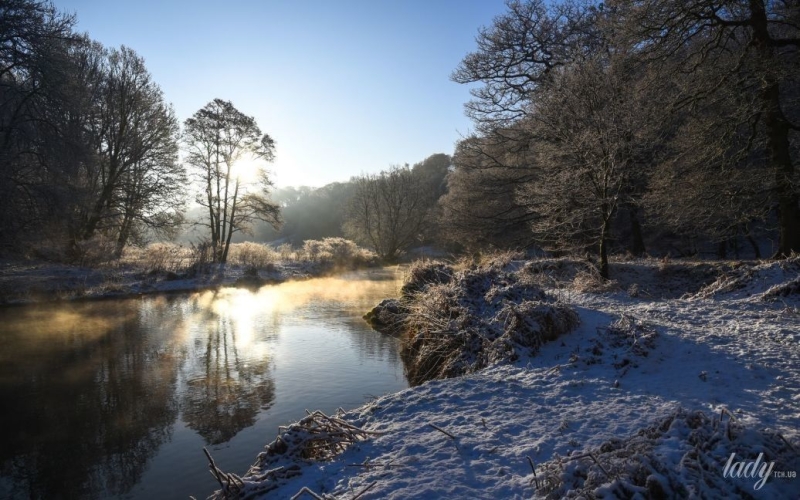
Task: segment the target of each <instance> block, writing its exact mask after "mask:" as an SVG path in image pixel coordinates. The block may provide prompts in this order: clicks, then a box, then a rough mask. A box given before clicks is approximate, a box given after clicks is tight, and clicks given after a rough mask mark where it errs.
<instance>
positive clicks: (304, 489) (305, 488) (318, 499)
mask: <svg viewBox="0 0 800 500" xmlns="http://www.w3.org/2000/svg"><path fill="white" fill-rule="evenodd" d="M303 493H308V494H309V495H311V496H312V497H314V498H315V499H316V500H325V497H321V496H319V495H317V494H316V493H314V492H313V491H311V490H310V489H308V486H303V487H302V488H300V491H298V492H297V493H295V494H294V496H292V498H291V500H297V499H298V498H300V496H301V495H302V494H303Z"/></svg>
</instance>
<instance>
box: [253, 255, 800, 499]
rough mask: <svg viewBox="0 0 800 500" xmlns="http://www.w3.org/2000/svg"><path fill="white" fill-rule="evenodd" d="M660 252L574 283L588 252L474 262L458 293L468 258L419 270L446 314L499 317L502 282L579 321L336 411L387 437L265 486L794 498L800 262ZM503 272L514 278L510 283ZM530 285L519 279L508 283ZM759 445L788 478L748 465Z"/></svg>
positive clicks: (798, 461)
mask: <svg viewBox="0 0 800 500" xmlns="http://www.w3.org/2000/svg"><path fill="white" fill-rule="evenodd" d="M661 264H662V263H659V262H654V261H630V262H624V263H614V266H617V267H616V268H615V267H612V276H614V270H615V269H616V271H617V273H616V276H615V277H614V279H615V280H616V281H617V283H618V287H615V288H614V289H611V290H605V291H602V290H601V291H597V290H591V291H587V290H584V291H578V290H576V289H574V288H573V287H572V283H574V279H575V275H576V274H577V273H578V272H579V271H581V270H584V268H583V267H582V266H584V264H582V263H572V262H570V261H567V260H559V259H550V260H546V261H533V262H519V261H513V260H512V261H511V262H507V263H505V264H502V265H498V266H496V267H494V271H491V270H488V269H482V268H480V266H478V265H475V268H474V269H472V271H476V272H475V275H476V277H475V278H474V279H475V281H476V282H477V285H475V286H473V287H472V288H471V290H473V291H474V295H472V296H470V297H462V296H460V295H459V293H461V292H458V291H454V290H453V289H452V287H454V286H456V285H454V283H457V282H458V279H457V278H456V276H458V273H459V272H462V271H467V270H468V268H464V269H461V270H454V271H452V272H449V271H447V266H444V267H439V268H433V269H434V271H430V269H431V267H430V266H421V267H420V268H419V269H417V270H415V271H413V272H414V273H415V276H418V277H425V278H426V280H427V283H418V284H417V285H415V286H414V287H411V288H409V289H407V292H408V295H409V296H412V297H414V296H426V294H427V293H428V291H429V290H430V293H431V295H430V297H428V298H426V301H428V302H426V306H425V307H426V311H427V312H426V313H425V314H428V315H431V316H433V317H434V318H435V319H437V318H438V319H440V318H441V317H444V315H443V313H442V311H445V310H447V308H448V307H450V308H455V307H464V308H465V309H467V310H471V311H473V312H471V313H470V314H477V312H478V311H481V313H480V317H479V318H477V319H476V320H475V321H479V322H489V323H490V322H491V321H492V320H493V318H497V317H498V313H499V312H500V311H502V310H503V308H504V307H507V306H508V302H506V303H504V302H503V301H502V300H500V301H499V302H497V303H496V304H494V305H493V304H492V300H491V299H492V297H493V296H496V297H501V296H503V294H502V293H500V292H503V291H504V290H505V291H506V292H509V295H505V296H503V297H505V298H509V297H512V296H517V295H518V296H520V297H521V299H520V300H519V301H518V302H513V303H516V304H519V303H522V302H523V301H525V300H530V301H533V300H537V297H538V293H541V292H543V293H544V294H545V296H557V297H559V299H560V301H561V302H562V303H564V304H565V305H567V306H569V307H570V308H571V309H573V310H574V311H575V314H577V316H578V317H579V318H580V323H579V324H578V326H576V327H575V328H574V329H573V330H572V331H570V332H568V333H565V334H562V335H560V336H559V337H558V338H557V339H556V340H555V341H553V342H545V343H543V344H541V345H540V346H539V347H538V349H537V350H536V353H535V355H531V354H530V351H529V350H528V351H526V350H524V349H523V350H518V351H517V352H518V354H519V356H518V359H516V361H509V360H508V359H504V360H503V361H502V362H497V363H495V362H488V363H487V365H486V366H485V367H484V368H483V369H480V370H477V371H474V372H472V373H467V374H465V375H463V376H458V377H454V378H448V379H440V380H430V381H428V382H425V383H423V384H421V385H419V386H416V387H412V388H409V389H407V390H405V391H402V392H400V393H397V394H390V395H386V396H383V397H380V398H378V399H376V400H374V401H372V402H371V403H369V404H367V405H364V406H362V407H361V408H357V409H354V410H351V411H348V412H345V413H342V414H340V415H337V418H339V419H341V420H342V421H345V422H347V423H348V424H349V425H351V426H354V427H356V428H359V429H363V430H365V431H370V432H377V433H379V434H374V435H369V436H366V437H365V439H364V440H358V441H354V442H353V443H350V444H348V446H347V447H346V448H345V449H343V450H342V451H341V452H340V453H339V454H338V455H335V456H332V457H330V458H328V459H327V460H324V461H307V460H298V461H296V462H295V464H296V465H297V469H295V471H296V472H297V474H296V475H295V476H293V477H292V478H289V479H286V481H284V482H281V484H280V485H279V486H277V487H276V488H275V489H273V490H271V491H270V493H269V498H289V497H291V496H292V495H295V494H297V493H298V492H301V491H303V492H304V494H305V495H308V496H309V497H311V498H315V497H316V498H348V499H352V498H355V497H356V496H358V498H359V499H377V498H493V499H494V498H532V497H533V498H587V499H591V498H777V499H782V498H786V499H796V498H797V492H798V491H800V480H798V479H797V477H796V475H797V473H800V455H799V454H798V450H799V449H800V314H797V312H796V311H798V310H799V309H798V306H800V294H798V293H796V281H797V280H798V279H800V270H797V269H796V268H795V267H793V266H794V264H793V263H792V262H791V261H788V262H753V263H740V264H738V265H737V264H733V265H731V264H719V263H703V262H696V263H695V262H689V263H683V264H681V263H680V262H669V263H663V265H661ZM489 268H491V266H489ZM737 268H741V269H740V270H737ZM425 269H428V271H426V270H425ZM492 273H497V274H496V275H495V274H492ZM507 273H510V274H514V275H516V279H517V282H513V283H512V282H511V280H509V279H508V278H507V277H505V279H506V281H505V282H504V281H503V279H504V276H505V274H507ZM725 273H729V274H730V273H734V274H736V275H737V276H739V273H741V276H740V279H739V280H738V281H737V284H736V285H735V286H727V285H725V286H717V285H714V283H715V282H717V281H718V279H719V280H720V281H719V283H718V285H724V284H725V283H728V282H729V281H722V277H723V275H724V274H725ZM479 275H483V277H484V278H486V279H485V281H486V283H487V285H486V286H484V285H480V283H482V281H481V279H479V278H478V277H477V276H479ZM489 276H491V278H490V279H489ZM527 280H530V281H531V282H532V283H534V284H533V285H529V282H528V281H527ZM519 281H522V282H523V285H524V287H525V288H524V291H523V289H520V288H517V289H516V292H515V293H514V294H510V292H511V290H515V288H514V287H515V286H516V287H520V286H523V285H520V283H519ZM488 283H491V284H490V285H489V284H488ZM548 283H549V285H548ZM634 284H637V285H638V286H639V293H635V294H631V293H629V292H630V287H631V286H632V285H634ZM448 287H451V288H448ZM493 287H494V288H496V289H497V291H496V292H494V294H488V292H489V290H491V289H492V288H493ZM709 287H710V288H709ZM412 288H413V290H412ZM456 288H457V286H456ZM710 290H715V291H714V293H708V291H710ZM487 294H488V298H487ZM495 294H496V295H495ZM426 297H427V296H426ZM681 297H683V298H681ZM436 304H441V305H440V306H437V305H436ZM478 304H479V305H480V308H477V307H475V306H476V305H478ZM395 314H398V313H397V312H395ZM402 314H409V310H406V311H404V312H402ZM447 317H448V318H449V313H448V315H447ZM420 318H421V316H420ZM501 324H503V323H501V322H498V323H496V324H495V327H498V326H499V325H501ZM468 326H469V325H468ZM759 456H760V457H761V461H762V462H763V463H762V465H764V464H765V463H767V462H768V463H769V464H772V465H771V466H772V471H774V472H779V473H781V475H770V476H769V477H767V476H766V475H764V476H763V477H759V476H757V475H750V476H747V475H745V474H743V473H742V471H743V470H744V467H743V466H744V464H745V463H751V464H752V463H755V461H756V460H758V457H759ZM732 457H733V458H732ZM731 463H740V464H741V465H742V467H739V468H738V469H737V468H736V467H737V466H736V465H734V466H733V468H731ZM726 467H727V469H726ZM752 468H754V467H751V469H752ZM726 470H727V472H726ZM731 470H733V471H738V472H736V474H731ZM250 477H255V476H253V475H252V474H251V476H250ZM243 479H244V480H247V479H248V475H245V477H244V478H243ZM757 486H758V487H757Z"/></svg>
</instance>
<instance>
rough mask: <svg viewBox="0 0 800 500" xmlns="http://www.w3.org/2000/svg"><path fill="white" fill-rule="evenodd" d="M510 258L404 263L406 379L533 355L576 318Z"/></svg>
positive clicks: (470, 369)
mask: <svg viewBox="0 0 800 500" xmlns="http://www.w3.org/2000/svg"><path fill="white" fill-rule="evenodd" d="M510 264H511V262H510V261H508V262H505V261H503V260H500V261H494V262H488V263H485V264H483V265H482V266H480V267H475V268H472V269H464V270H461V271H455V270H453V269H452V268H447V267H446V266H444V267H443V266H442V265H441V264H436V263H433V264H430V265H429V266H427V267H418V268H416V269H412V270H411V272H410V273H409V279H408V280H407V281H406V283H405V285H404V287H403V291H404V294H405V297H406V298H405V303H404V307H405V308H406V309H407V310H408V314H407V315H406V316H405V317H404V318H403V319H402V321H403V326H402V332H403V344H402V351H401V354H402V356H403V360H404V362H405V365H406V375H407V376H408V380H409V382H410V383H411V384H412V385H418V384H421V383H422V382H425V381H427V380H431V379H438V378H450V377H456V376H459V375H463V374H465V373H472V372H474V371H477V370H480V369H481V368H484V367H486V366H488V365H490V364H495V363H499V362H502V361H515V360H517V359H518V358H519V357H520V355H521V354H523V353H525V354H528V355H533V354H535V353H536V351H537V350H538V349H539V347H540V346H541V345H542V344H543V343H545V342H548V341H552V340H555V339H556V338H558V337H559V336H560V335H563V334H565V333H567V332H569V331H570V330H572V328H574V327H575V326H576V325H577V323H578V317H577V315H576V314H575V312H574V311H572V310H571V309H570V308H569V307H566V306H564V305H563V304H559V303H558V302H557V301H555V300H553V299H552V298H549V297H547V295H546V294H545V293H544V291H543V290H542V289H541V288H539V287H538V286H536V285H535V284H533V283H532V282H531V281H530V280H527V279H526V273H525V272H524V271H522V272H520V271H518V270H517V271H515V270H513V269H510V267H511V266H510ZM410 290H414V291H413V292H411V291H410Z"/></svg>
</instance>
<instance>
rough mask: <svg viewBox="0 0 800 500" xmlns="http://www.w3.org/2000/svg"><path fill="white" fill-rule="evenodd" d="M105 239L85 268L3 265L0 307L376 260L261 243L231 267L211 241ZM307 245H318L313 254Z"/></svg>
mask: <svg viewBox="0 0 800 500" xmlns="http://www.w3.org/2000/svg"><path fill="white" fill-rule="evenodd" d="M106 243H107V242H105V243H103V245H101V244H100V243H97V242H93V243H92V245H91V248H88V249H87V251H86V252H85V254H86V255H85V258H82V259H81V261H80V262H79V263H78V265H69V264H59V263H54V262H43V261H14V262H11V261H7V262H0V304H2V303H29V302H40V301H49V300H69V299H77V298H101V297H107V296H122V295H137V294H142V293H158V292H174V291H189V290H198V289H205V288H214V287H218V286H231V285H242V286H251V287H252V286H261V285H263V284H267V283H276V282H280V281H285V280H287V279H303V278H308V277H312V276H321V275H328V274H333V273H337V272H340V271H345V270H350V269H356V268H359V267H365V266H371V265H375V264H376V263H377V261H376V259H375V258H374V255H373V254H372V253H371V252H369V251H367V250H365V249H362V248H360V247H358V246H356V245H355V244H354V243H353V242H351V241H348V240H344V239H342V238H326V239H324V240H321V241H309V242H306V245H305V246H304V247H302V248H298V249H293V248H291V247H290V246H289V245H281V246H278V247H276V248H273V247H271V246H269V245H266V244H262V243H253V242H244V243H233V244H231V247H230V250H229V255H228V263H227V264H225V265H220V264H215V263H213V262H212V252H211V248H210V245H207V244H204V243H199V244H191V245H179V244H175V243H151V244H149V245H147V246H144V247H128V248H126V249H125V250H124V252H123V254H122V256H121V257H120V258H118V259H111V258H109V255H111V254H112V253H113V247H108V245H107V244H106ZM87 245H88V243H87ZM107 247H108V248H107ZM308 248H313V249H315V250H314V251H313V252H309V251H308ZM103 249H104V250H103ZM90 250H91V251H90ZM101 250H102V251H104V252H106V253H105V254H104V255H105V258H100V257H99V256H98V255H99V254H98V252H100V251H101Z"/></svg>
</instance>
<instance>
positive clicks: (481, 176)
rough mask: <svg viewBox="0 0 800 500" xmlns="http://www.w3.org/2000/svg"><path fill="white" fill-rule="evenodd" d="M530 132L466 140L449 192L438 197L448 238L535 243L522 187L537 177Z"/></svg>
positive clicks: (468, 242)
mask: <svg viewBox="0 0 800 500" xmlns="http://www.w3.org/2000/svg"><path fill="white" fill-rule="evenodd" d="M531 139H532V138H531V135H530V133H529V131H527V130H524V129H522V128H521V127H519V126H514V127H509V128H505V129H495V130H493V131H487V132H486V133H484V134H482V135H481V136H472V137H468V138H465V139H463V140H462V141H460V142H459V143H458V144H457V146H456V152H455V155H454V156H453V164H454V169H453V171H452V172H451V173H450V174H449V175H448V177H447V193H446V194H445V195H444V196H442V198H441V199H440V200H439V205H440V206H441V209H442V210H441V216H440V224H441V226H442V228H443V229H444V230H445V233H446V235H447V239H449V240H451V241H453V242H455V243H460V244H462V245H463V246H465V247H467V248H475V247H479V246H492V247H498V248H504V247H515V246H528V245H531V244H533V235H532V233H531V231H530V226H529V224H530V222H531V220H532V217H533V215H534V214H533V212H532V211H531V210H530V209H529V207H527V206H525V205H524V204H522V203H520V200H519V198H518V197H517V192H518V190H519V189H520V188H521V187H522V186H524V185H525V184H527V183H529V182H532V181H533V180H534V179H535V178H536V177H535V176H536V168H535V166H534V165H532V164H530V163H529V162H528V161H527V160H528V159H529V155H528V152H529V147H530V144H531Z"/></svg>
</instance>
